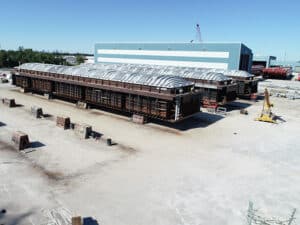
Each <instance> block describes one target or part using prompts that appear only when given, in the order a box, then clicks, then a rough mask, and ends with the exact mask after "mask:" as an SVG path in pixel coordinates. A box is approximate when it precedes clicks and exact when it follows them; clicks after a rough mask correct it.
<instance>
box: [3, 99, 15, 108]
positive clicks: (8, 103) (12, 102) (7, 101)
mask: <svg viewBox="0 0 300 225" xmlns="http://www.w3.org/2000/svg"><path fill="white" fill-rule="evenodd" d="M2 103H3V104H4V105H6V106H8V107H10V108H11V107H15V106H16V102H15V99H14V98H3V99H2Z"/></svg>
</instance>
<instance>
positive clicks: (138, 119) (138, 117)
mask: <svg viewBox="0 0 300 225" xmlns="http://www.w3.org/2000/svg"><path fill="white" fill-rule="evenodd" d="M132 122H134V123H138V124H144V123H146V118H145V117H144V116H141V115H137V114H133V115H132Z"/></svg>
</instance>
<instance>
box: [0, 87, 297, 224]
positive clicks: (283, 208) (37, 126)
mask: <svg viewBox="0 0 300 225" xmlns="http://www.w3.org/2000/svg"><path fill="white" fill-rule="evenodd" d="M299 85H300V82H299ZM4 97H8V98H15V100H16V102H17V104H20V106H19V107H16V108H8V107H6V106H5V105H3V104H2V103H0V210H1V209H5V210H6V213H2V214H1V213H0V224H5V225H13V224H22V225H23V224H24V225H28V224H29V225H46V224H48V225H57V224H61V225H66V224H68V220H69V219H70V217H71V216H74V215H81V216H82V217H86V218H89V217H92V218H94V219H95V220H97V221H98V222H95V223H94V224H97V223H98V224H101V225H135V224H139V225H149V224H153V225H154V224H155V225H156V224H159V225H200V224H209V225H220V224H222V225H226V224H228V225H241V224H246V215H247V207H248V203H249V201H253V203H254V207H255V208H259V209H260V212H261V213H262V214H263V215H265V216H267V217H272V216H274V217H278V218H286V217H289V215H290V213H291V211H292V209H293V208H298V210H300V194H299V193H300V163H299V162H300V138H299V137H300V135H299V134H300V100H289V99H285V98H275V97H271V101H272V103H274V109H273V112H274V113H275V114H276V115H278V116H280V120H279V123H278V124H268V123H262V122H257V121H254V118H255V117H257V116H258V114H259V113H260V111H261V108H262V104H263V101H262V100H260V101H257V102H249V101H245V100H243V101H242V100H239V101H237V102H235V103H232V104H231V105H230V110H229V112H228V113H227V115H226V116H225V117H224V116H220V115H216V114H210V113H207V112H202V113H199V114H198V115H195V116H194V117H192V118H190V119H188V120H187V121H183V122H181V123H179V124H176V125H171V124H166V123H148V124H146V125H138V124H134V123H132V122H131V121H130V118H128V117H126V116H122V115H117V114H112V113H109V112H104V111H100V110H95V109H92V110H83V109H78V108H76V107H75V105H74V104H72V103H67V102H63V101H59V100H46V99H44V98H43V97H42V96H39V95H32V94H31V93H26V94H24V93H20V91H19V89H17V88H13V87H12V86H11V85H9V84H0V98H4ZM31 106H39V107H42V108H43V111H44V113H46V114H49V116H48V117H46V118H42V119H35V118H34V117H33V116H32V115H31V114H30V108H31ZM241 108H246V109H247V110H248V112H249V114H248V115H242V114H240V112H239V111H240V109H241ZM57 115H66V116H69V117H70V118H71V122H75V123H86V124H90V125H91V126H92V127H93V130H95V131H97V132H99V133H100V134H101V135H102V136H101V138H100V140H95V139H92V138H91V139H87V140H81V139H79V138H78V137H77V136H75V134H74V132H73V131H72V130H63V129H61V128H59V127H56V125H55V118H56V116H57ZM17 130H20V131H23V132H25V133H27V134H28V135H29V139H30V141H31V142H32V143H33V145H32V147H31V148H29V149H26V150H25V151H21V152H18V151H17V150H15V148H14V146H13V145H12V142H11V136H12V133H13V132H14V131H17ZM107 138H112V140H113V142H114V143H115V145H113V146H107V145H106V139H107ZM296 217H298V218H299V212H298V215H297V213H296ZM297 221H298V222H299V219H298V220H297Z"/></svg>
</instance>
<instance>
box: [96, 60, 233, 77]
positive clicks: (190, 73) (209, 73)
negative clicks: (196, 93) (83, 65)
mask: <svg viewBox="0 0 300 225" xmlns="http://www.w3.org/2000/svg"><path fill="white" fill-rule="evenodd" d="M91 67H93V68H103V69H104V68H105V69H108V68H110V69H112V68H113V69H116V70H120V71H130V72H138V73H142V74H161V75H168V76H179V77H183V78H190V79H198V80H210V81H228V80H231V78H228V77H226V76H225V75H224V71H217V70H213V69H205V68H190V67H176V66H158V65H151V66H150V65H144V64H117V63H98V64H94V65H91Z"/></svg>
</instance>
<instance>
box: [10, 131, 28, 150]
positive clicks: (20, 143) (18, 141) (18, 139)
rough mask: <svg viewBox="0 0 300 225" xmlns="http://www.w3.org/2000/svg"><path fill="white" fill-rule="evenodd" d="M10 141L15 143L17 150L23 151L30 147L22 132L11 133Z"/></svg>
mask: <svg viewBox="0 0 300 225" xmlns="http://www.w3.org/2000/svg"><path fill="white" fill-rule="evenodd" d="M11 140H12V141H13V142H14V143H15V145H16V147H17V149H18V150H23V149H25V148H28V147H29V146H30V142H29V138H28V135H27V134H25V133H24V132H22V131H16V132H15V133H13V136H12V138H11Z"/></svg>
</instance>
